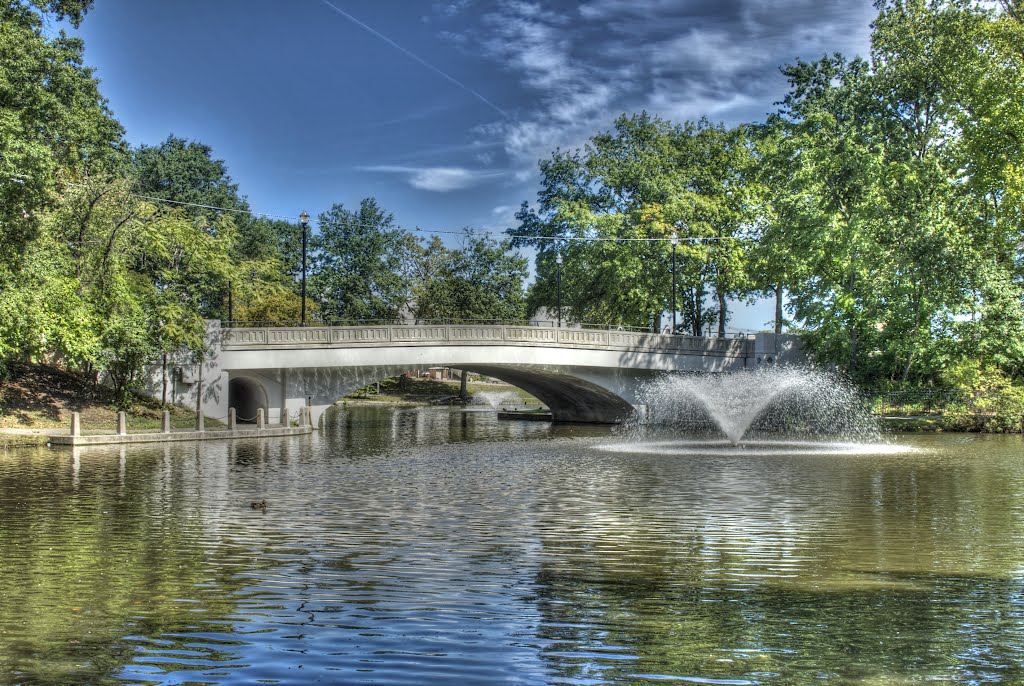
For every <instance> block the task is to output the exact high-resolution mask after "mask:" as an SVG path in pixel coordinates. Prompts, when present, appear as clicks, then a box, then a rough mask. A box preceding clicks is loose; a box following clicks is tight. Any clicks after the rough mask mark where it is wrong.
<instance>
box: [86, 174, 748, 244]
mask: <svg viewBox="0 0 1024 686" xmlns="http://www.w3.org/2000/svg"><path fill="white" fill-rule="evenodd" d="M67 185H69V186H77V187H80V188H85V187H87V186H86V185H85V184H81V183H74V182H68V183H67ZM126 195H130V196H132V197H134V198H139V199H141V200H149V201H151V202H160V203H167V204H169V205H177V206H179V207H196V208H199V209H204V210H216V211H218V212H235V213H237V214H245V215H248V216H250V217H254V218H256V219H260V218H265V219H281V220H283V221H289V222H294V221H295V217H290V216H286V215H281V214H270V213H269V212H254V211H252V210H242V209H238V208H236V207H217V206H216V205H204V204H202V203H195V202H186V201H184V200H169V199H167V198H158V197H156V196H152V195H143V194H141V193H133V192H130V191H129V192H127V193H126ZM314 222H316V223H319V222H318V221H317V220H316V219H313V218H312V217H311V218H310V223H311V224H312V223H314ZM350 226H358V227H360V228H369V229H372V228H375V227H377V226H378V225H377V224H363V223H359V222H357V223H355V224H350ZM395 228H398V229H403V230H405V231H412V232H417V233H428V234H431V235H449V236H466V235H484V236H496V237H501V238H509V239H520V240H527V241H556V242H570V241H577V242H582V243H669V242H671V241H672V237H671V236H666V237H663V238H611V237H601V236H590V237H588V236H531V235H528V234H509V233H505V232H504V231H487V230H479V229H467V230H464V231H445V230H442V229H423V228H420V227H418V226H417V227H416V228H414V229H405V228H404V227H402V226H398V227H395ZM676 240H677V241H678V242H680V243H707V242H716V241H751V240H754V239H751V238H741V237H736V236H677V237H676Z"/></svg>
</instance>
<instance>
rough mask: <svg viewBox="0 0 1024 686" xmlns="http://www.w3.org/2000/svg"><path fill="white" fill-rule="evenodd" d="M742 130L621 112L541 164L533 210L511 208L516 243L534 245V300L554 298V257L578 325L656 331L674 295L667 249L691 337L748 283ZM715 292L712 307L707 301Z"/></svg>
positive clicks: (549, 302)
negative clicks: (585, 140)
mask: <svg viewBox="0 0 1024 686" xmlns="http://www.w3.org/2000/svg"><path fill="white" fill-rule="evenodd" d="M746 138H747V137H746V134H745V131H744V130H743V129H736V130H726V129H725V128H724V127H721V126H715V125H712V124H711V123H709V122H707V121H703V120H702V121H700V122H697V123H695V124H694V123H686V124H684V125H682V126H676V125H673V124H671V123H669V122H667V121H665V120H662V119H659V118H655V117H651V116H649V115H647V114H646V113H643V114H639V115H635V116H631V117H630V116H625V115H624V116H622V117H620V118H619V119H618V120H616V122H615V127H614V130H612V131H608V132H605V133H601V134H598V135H597V136H594V138H593V139H591V141H590V143H589V144H588V145H587V146H586V147H585V148H584V149H583V150H577V151H574V152H571V153H566V152H562V151H557V152H556V153H555V154H554V155H553V156H552V158H551V159H549V160H542V161H541V163H540V170H541V175H542V182H541V183H542V188H541V191H540V192H539V193H538V203H537V206H536V208H531V207H530V206H528V205H526V204H524V205H523V207H522V209H521V211H520V212H519V214H518V215H517V218H518V219H519V221H520V226H519V228H518V229H517V230H516V233H517V234H518V235H519V236H525V238H523V237H521V238H517V244H523V245H532V246H534V247H536V248H537V250H538V257H537V272H538V277H539V278H538V280H537V282H536V283H535V284H534V286H533V287H532V288H531V291H530V306H531V308H532V309H535V308H536V307H538V306H541V305H546V306H547V307H549V308H550V307H552V306H553V305H555V302H554V301H555V299H556V295H557V294H556V293H555V290H556V288H555V286H556V284H555V283H554V282H555V281H556V280H557V272H558V270H557V265H556V260H555V253H557V252H562V253H563V254H564V259H563V274H562V276H563V278H562V281H563V286H564V288H563V292H564V295H565V299H566V302H567V304H568V307H569V311H570V312H571V317H572V318H574V319H576V320H587V319H592V320H597V321H602V322H608V323H613V324H623V325H630V326H641V327H642V326H649V325H651V324H652V323H653V324H654V325H655V326H659V323H660V319H661V317H662V314H663V313H664V312H665V311H666V310H668V309H670V308H671V302H672V293H671V286H672V278H671V273H670V270H671V263H672V247H671V242H670V238H671V236H672V235H673V234H674V233H675V234H678V235H679V238H680V241H681V242H680V244H679V246H678V247H677V248H676V257H677V281H678V284H679V291H680V293H681V297H680V298H679V305H680V310H681V311H682V313H683V322H684V324H685V325H686V326H687V328H689V329H690V330H691V331H692V332H693V333H694V334H698V333H700V332H701V330H702V329H703V326H704V323H705V322H707V321H710V320H711V318H713V317H715V316H717V317H718V319H719V330H720V332H722V333H724V328H725V323H726V321H727V317H728V312H727V306H726V302H727V300H728V299H730V298H732V297H736V296H741V295H745V294H746V292H747V291H748V290H749V286H748V279H747V278H746V273H745V268H744V266H743V259H742V255H743V252H744V250H745V249H746V247H745V242H744V241H742V240H740V239H741V238H742V237H744V235H745V233H746V231H747V228H748V227H747V223H748V219H747V217H746V207H747V205H748V201H747V192H746V190H745V186H744V175H743V174H744V172H743V170H744V169H745V168H746V167H747V165H748V164H749V160H750V148H749V145H748V144H747V140H746ZM711 294H714V295H715V300H716V301H717V306H716V305H714V304H710V303H709V302H708V296H709V295H711Z"/></svg>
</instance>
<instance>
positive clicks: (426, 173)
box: [360, 165, 504, 193]
mask: <svg viewBox="0 0 1024 686" xmlns="http://www.w3.org/2000/svg"><path fill="white" fill-rule="evenodd" d="M360 170H362V171H368V172H380V173H385V174H401V175H403V176H405V177H406V179H407V181H408V183H409V185H410V186H412V187H413V188H417V189H419V190H423V191H432V192H435V193H449V192H451V191H458V190H464V189H466V188H472V187H474V186H479V185H480V184H483V183H487V182H489V181H492V180H494V179H496V178H498V177H500V176H503V175H504V172H494V171H480V170H474V169H466V168H465V167H406V166H401V165H374V166H369V167H360Z"/></svg>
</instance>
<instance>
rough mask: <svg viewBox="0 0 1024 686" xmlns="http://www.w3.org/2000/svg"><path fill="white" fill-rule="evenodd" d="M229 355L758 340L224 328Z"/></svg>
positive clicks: (522, 330) (739, 347)
mask: <svg viewBox="0 0 1024 686" xmlns="http://www.w3.org/2000/svg"><path fill="white" fill-rule="evenodd" d="M221 334H222V339H221V345H222V347H223V349H224V350H273V349H289V348H290V349H309V348H381V347H409V346H431V345H433V346H436V345H445V346H451V345H456V346H461V345H470V346H479V345H503V346H525V347H551V348H579V349H590V350H594V349H597V350H615V351H619V350H621V351H635V352H651V353H664V354H675V355H680V354H682V355H686V354H689V355H713V356H728V357H744V356H749V355H752V354H753V353H754V340H753V339H752V338H705V337H702V336H677V335H669V334H656V333H638V332H634V331H619V330H614V329H609V330H602V329H575V328H553V327H537V326H515V325H502V324H496V325H478V324H438V325H432V324H430V325H399V326H306V327H250V328H230V329H223V330H222V332H221Z"/></svg>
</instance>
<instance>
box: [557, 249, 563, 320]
mask: <svg viewBox="0 0 1024 686" xmlns="http://www.w3.org/2000/svg"><path fill="white" fill-rule="evenodd" d="M555 268H556V270H557V274H558V328H559V329H561V328H562V253H561V252H557V253H555Z"/></svg>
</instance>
